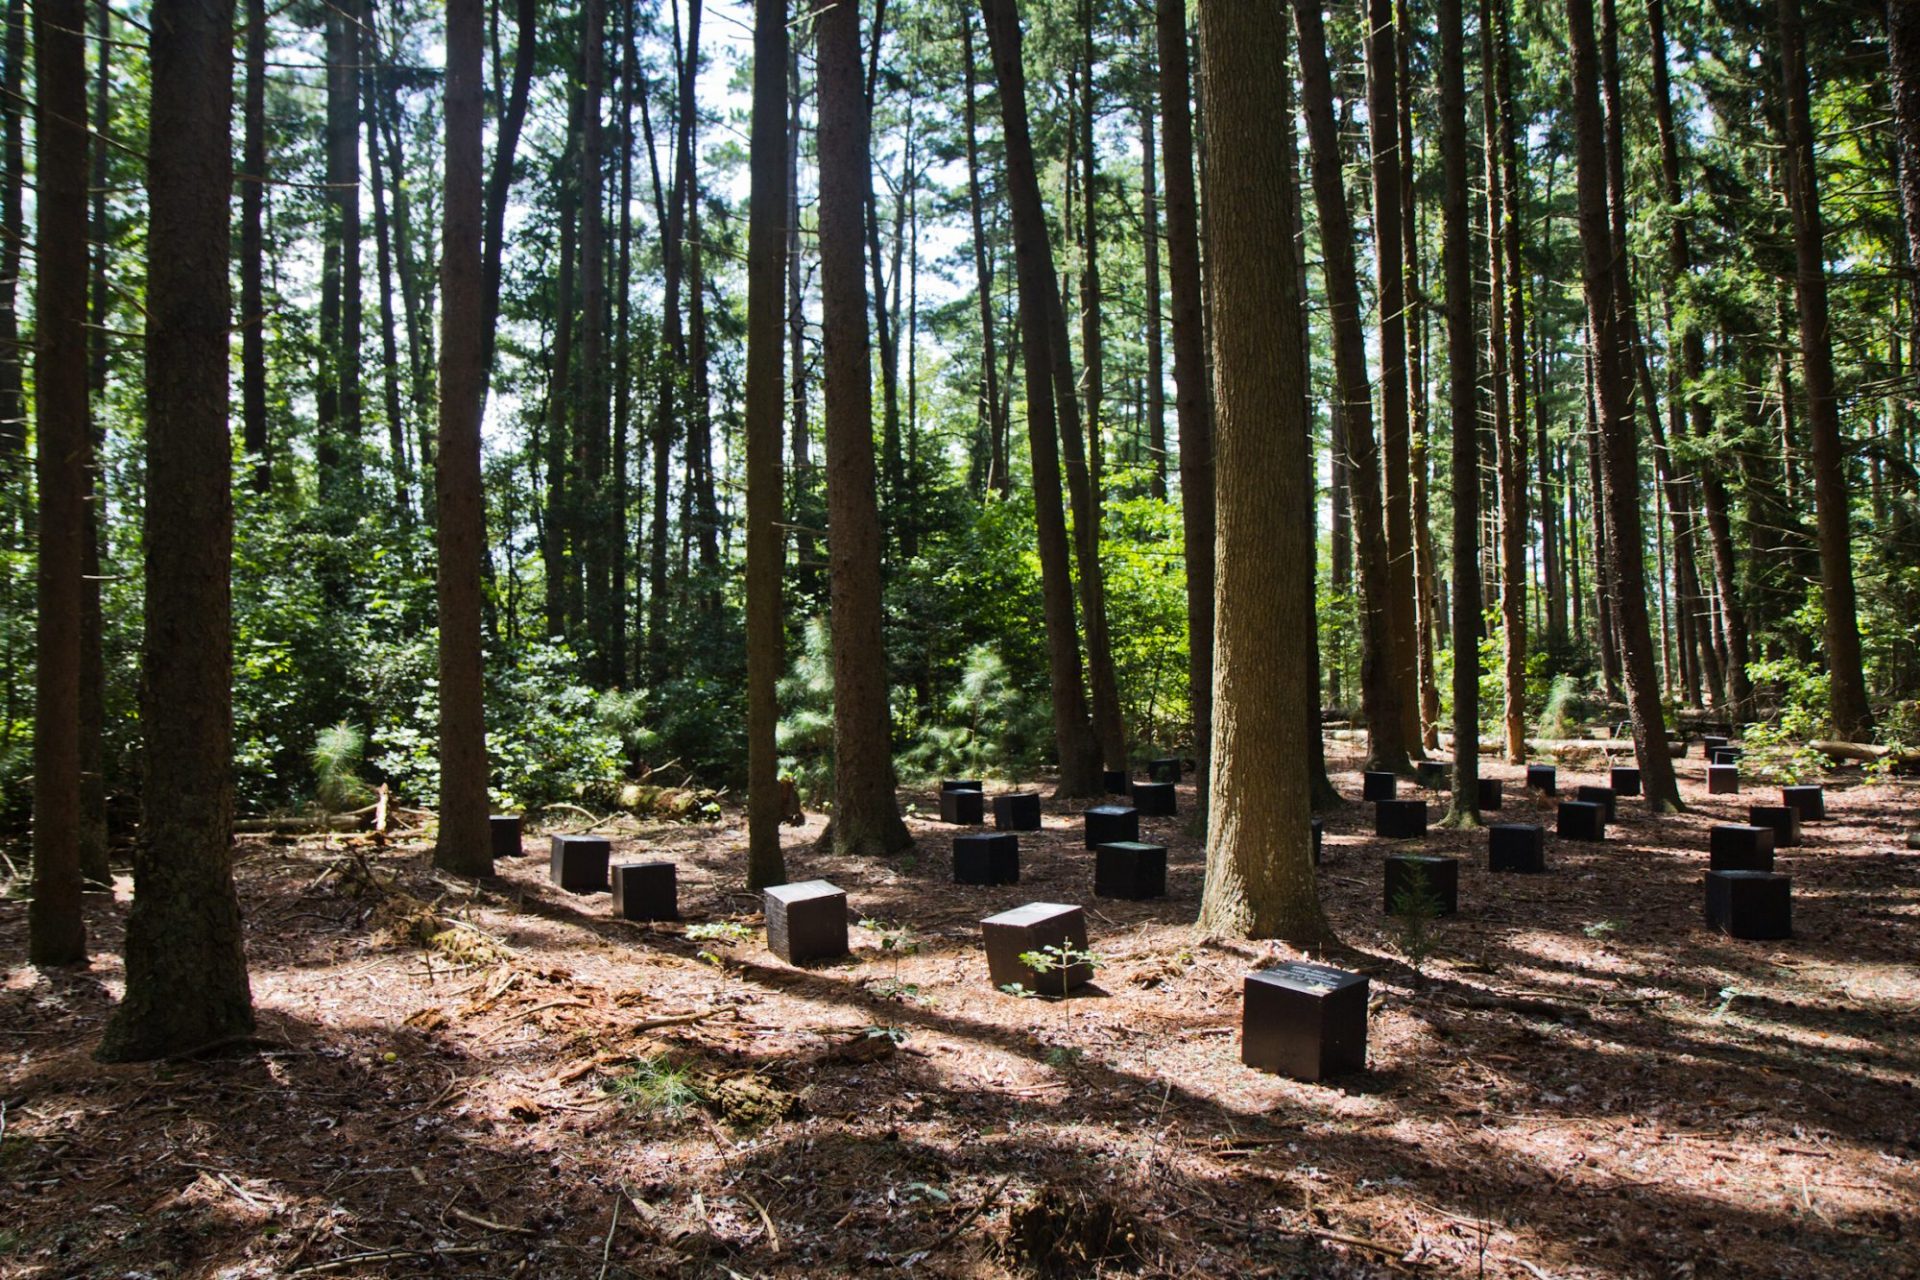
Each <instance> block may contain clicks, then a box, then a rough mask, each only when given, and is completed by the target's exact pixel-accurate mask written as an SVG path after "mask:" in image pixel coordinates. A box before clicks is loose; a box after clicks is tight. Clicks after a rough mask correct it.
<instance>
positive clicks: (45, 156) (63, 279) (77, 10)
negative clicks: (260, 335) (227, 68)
mask: <svg viewBox="0 0 1920 1280" xmlns="http://www.w3.org/2000/svg"><path fill="white" fill-rule="evenodd" d="M85 28H86V5H85V0H39V3H37V4H36V5H35V6H34V11H33V48H34V80H35V83H36V84H37V86H38V88H39V93H38V97H37V101H36V110H35V113H34V136H35V138H36V140H37V143H38V146H37V151H36V156H37V160H38V163H37V164H36V165H35V171H34V211H35V214H36V220H37V223H38V227H37V235H36V239H35V245H34V257H35V266H36V268H37V271H36V280H37V285H36V287H35V289H34V340H35V341H34V361H33V384H34V417H35V433H34V434H35V441H36V445H37V454H38V457H37V466H36V468H35V475H36V478H37V480H38V482H39V497H40V512H39V529H38V541H39V556H38V562H37V573H36V579H37V585H38V622H37V625H36V629H35V649H36V653H37V655H38V661H37V662H36V663H35V664H34V676H35V679H34V714H33V901H32V903H31V904H30V906H29V907H28V911H27V924H28V940H27V952H28V956H29V958H30V959H31V960H32V961H33V963H35V964H37V965H43V966H44V965H65V964H84V963H85V962H86V959H87V927H86V922H85V920H84V918H83V917H82V915H81V910H80V892H81V880H80V825H81V824H80V790H81V784H80V666H81V663H80V629H81V612H82V606H81V597H82V595H83V594H84V591H83V587H82V583H81V574H82V562H83V556H84V549H85V545H86V526H87V522H88V519H89V516H88V513H87V462H88V458H89V455H90V453H91V448H90V440H91V433H92V430H93V427H92V424H91V421H90V414H89V412H88V396H87V241H86V237H85V236H84V235H76V234H74V231H75V228H78V227H84V226H85V225H86V221H87V150H88V148H87V126H86V122H87V73H86V35H85Z"/></svg>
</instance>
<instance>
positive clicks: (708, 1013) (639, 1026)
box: [630, 1004, 740, 1034]
mask: <svg viewBox="0 0 1920 1280" xmlns="http://www.w3.org/2000/svg"><path fill="white" fill-rule="evenodd" d="M728 1011H732V1012H733V1013H734V1014H735V1015H738V1014H739V1012H740V1011H739V1010H738V1009H736V1008H734V1006H732V1005H730V1004H726V1005H719V1006H716V1007H715V1008H712V1009H701V1010H700V1011H698V1012H697V1013H675V1014H669V1015H668V1016H666V1017H664V1018H647V1019H645V1020H644V1021H641V1022H636V1023H634V1024H633V1026H632V1027H631V1028H630V1029H631V1030H632V1031H633V1032H634V1033H636V1034H638V1033H639V1032H642V1031H657V1030H659V1029H660V1028H661V1027H686V1026H691V1025H693V1024H694V1023H696V1022H705V1021H706V1020H707V1019H708V1018H711V1017H713V1016H714V1015H715V1014H717V1013H726V1012H728Z"/></svg>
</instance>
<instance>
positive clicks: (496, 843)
mask: <svg viewBox="0 0 1920 1280" xmlns="http://www.w3.org/2000/svg"><path fill="white" fill-rule="evenodd" d="M487 837H488V841H489V847H490V848H492V850H493V856H494V857H496V858H517V857H519V856H520V853H521V849H520V815H519V814H517V813H496V814H493V815H491V816H490V817H488V819H487Z"/></svg>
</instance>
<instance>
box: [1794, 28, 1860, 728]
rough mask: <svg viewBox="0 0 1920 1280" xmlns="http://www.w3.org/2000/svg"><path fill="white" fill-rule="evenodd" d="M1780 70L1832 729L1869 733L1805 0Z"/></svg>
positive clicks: (1801, 372) (1795, 285) (1795, 280)
mask: <svg viewBox="0 0 1920 1280" xmlns="http://www.w3.org/2000/svg"><path fill="white" fill-rule="evenodd" d="M1779 14H1780V64H1781V80H1782V82H1783V83H1784V85H1785V98H1786V117H1787V131H1786V140H1785V141H1786V160H1787V203H1788V207H1789V211H1790V212H1791V213H1792V215H1793V248H1794V278H1793V292H1794V300H1795V303H1796V304H1797V308H1796V309H1797V310H1798V312H1799V320H1800V377H1801V380H1802V381H1803V382H1804V383H1805V384H1806V393H1807V433H1808V435H1809V436H1810V437H1811V440H1812V444H1813V448H1812V451H1811V452H1812V462H1813V507H1814V514H1815V516H1816V517H1817V527H1818V533H1819V540H1820V599H1821V603H1822V604H1823V605H1824V606H1825V608H1826V630H1825V640H1826V646H1825V647H1826V659H1827V671H1828V676H1829V689H1830V697H1831V708H1830V713H1831V715H1832V717H1833V728H1834V732H1835V733H1837V734H1838V735H1839V736H1840V737H1843V738H1849V739H1856V740H1861V741H1864V740H1866V739H1868V738H1870V737H1871V736H1872V734H1873V711H1872V709H1871V708H1870V707H1869V706H1868V704H1867V681H1866V674H1865V671H1864V668H1863V667H1862V664H1861V658H1860V624H1859V620H1858V618H1857V616H1856V609H1855V603H1854V582H1853V546H1852V535H1851V533H1850V530H1849V520H1848V516H1847V504H1848V497H1849V494H1848V485H1847V473H1846V442H1845V441H1844V440H1843V439H1842V438H1841V435H1840V401H1839V393H1838V391H1837V390H1836V388H1835V386H1834V374H1833V334H1832V331H1831V330H1830V329H1829V327H1828V323H1827V266H1826V258H1825V249H1824V247H1823V246H1824V238H1825V234H1826V233H1825V230H1824V227H1823V224H1822V221H1821V216H1820V180H1819V175H1818V173H1817V172H1816V170H1815V168H1814V156H1813V105H1812V89H1811V87H1810V86H1809V83H1808V76H1807V54H1806V32H1805V29H1804V27H1803V24H1802V21H1801V16H1800V0H1779Z"/></svg>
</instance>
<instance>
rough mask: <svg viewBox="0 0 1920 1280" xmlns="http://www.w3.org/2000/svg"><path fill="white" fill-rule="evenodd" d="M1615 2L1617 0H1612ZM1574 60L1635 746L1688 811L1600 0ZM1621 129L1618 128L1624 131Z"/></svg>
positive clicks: (1580, 3) (1624, 669) (1613, 582)
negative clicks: (1646, 533) (1617, 200)
mask: <svg viewBox="0 0 1920 1280" xmlns="http://www.w3.org/2000/svg"><path fill="white" fill-rule="evenodd" d="M1603 3H1611V0H1603ZM1567 26H1568V31H1569V40H1568V44H1569V48H1570V52H1571V56H1572V61H1573V115H1574V136H1575V159H1576V169H1577V183H1578V194H1577V202H1578V209H1579V224H1580V250H1581V265H1582V272H1583V275H1584V283H1585V293H1586V300H1587V324H1588V332H1589V334H1590V335H1591V340H1592V348H1593V357H1592V359H1593V383H1594V394H1595V399H1596V407H1597V412H1598V417H1599V427H1600V433H1599V434H1600V439H1599V453H1600V467H1599V473H1600V482H1601V492H1600V495H1599V496H1600V501H1599V502H1598V503H1597V504H1596V507H1597V508H1598V507H1604V510H1605V537H1604V544H1605V560H1606V568H1607V575H1606V577H1607V581H1608V584H1609V586H1608V591H1607V596H1608V599H1609V606H1608V612H1609V613H1610V615H1611V617H1612V619H1613V626H1614V637H1615V641H1616V643H1617V644H1618V645H1619V649H1620V675H1621V681H1622V684H1623V685H1624V687H1625V692H1626V698H1627V707H1628V710H1629V711H1630V712H1631V713H1632V716H1633V732H1634V750H1635V754H1636V755H1637V756H1638V758H1639V764H1640V771H1641V779H1642V786H1643V787H1644V788H1645V793H1646V797H1647V803H1648V805H1649V806H1651V807H1652V808H1653V809H1654V810H1655V811H1656V812H1659V811H1664V810H1669V809H1678V808H1679V807H1680V794H1679V788H1678V785H1677V784H1676V782H1675V779H1674V772H1673V756H1672V754H1671V752H1670V751H1669V750H1668V747H1667V735H1666V725H1665V720H1664V717H1663V713H1662V711H1661V707H1660V684H1659V677H1658V674H1657V672H1656V670H1655V667H1654V657H1653V637H1652V632H1651V630H1650V626H1649V622H1648V618H1647V596H1646V564H1645V553H1644V551H1643V545H1644V544H1643V535H1642V527H1641V517H1640V469H1639V457H1638V448H1637V446H1636V440H1635V431H1634V416H1633V388H1632V377H1633V373H1632V367H1631V363H1630V362H1631V359H1632V350H1631V342H1632V337H1631V329H1630V317H1631V311H1630V309H1629V304H1628V303H1627V301H1626V299H1624V298H1622V297H1621V296H1620V295H1619V284H1620V276H1621V270H1620V268H1619V266H1618V261H1619V256H1620V255H1622V254H1624V252H1625V247H1624V246H1623V245H1621V244H1619V243H1618V242H1616V240H1615V239H1614V221H1613V218H1612V216H1611V214H1610V211H1609V197H1608V189H1609V172H1610V171H1611V170H1612V168H1613V165H1612V160H1611V157H1610V156H1609V154H1608V151H1609V148H1608V132H1609V130H1608V127H1607V125H1606V123H1605V122H1604V121H1603V119H1602V116H1601V83H1600V81H1601V75H1602V70H1603V69H1602V65H1601V58H1600V51H1599V49H1598V47H1597V46H1596V44H1595V40H1594V26H1593V4H1592V0H1568V3H1567ZM1615 136H1616V137H1617V136H1618V135H1617V134H1616V135H1615Z"/></svg>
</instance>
